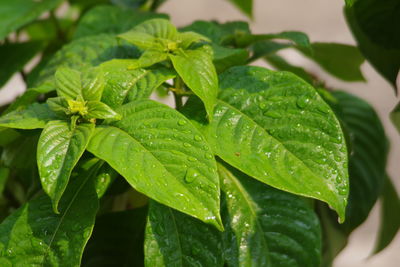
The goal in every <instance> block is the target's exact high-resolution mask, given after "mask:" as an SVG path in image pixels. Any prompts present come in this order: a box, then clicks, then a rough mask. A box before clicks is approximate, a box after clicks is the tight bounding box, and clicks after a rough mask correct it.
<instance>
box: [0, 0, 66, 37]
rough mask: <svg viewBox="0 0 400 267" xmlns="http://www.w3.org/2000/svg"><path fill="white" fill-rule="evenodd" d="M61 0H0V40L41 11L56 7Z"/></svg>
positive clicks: (38, 14) (31, 19) (34, 17)
mask: <svg viewBox="0 0 400 267" xmlns="http://www.w3.org/2000/svg"><path fill="white" fill-rule="evenodd" d="M61 2H62V0H43V1H40V2H38V1H26V0H13V1H8V0H1V1H0V25H1V28H0V40H3V39H4V38H5V37H7V35H8V34H10V33H11V32H13V31H15V30H17V29H19V28H20V27H22V26H24V25H25V24H27V23H29V22H31V21H33V20H34V19H36V18H37V17H39V16H40V15H41V14H42V13H44V12H46V11H49V10H51V9H53V8H55V7H57V6H58V5H59V4H60V3H61Z"/></svg>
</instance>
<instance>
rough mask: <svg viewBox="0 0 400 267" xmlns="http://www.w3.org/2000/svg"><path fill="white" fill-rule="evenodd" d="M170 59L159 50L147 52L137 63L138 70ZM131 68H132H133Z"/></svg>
mask: <svg viewBox="0 0 400 267" xmlns="http://www.w3.org/2000/svg"><path fill="white" fill-rule="evenodd" d="M167 59H168V54H167V53H166V52H163V51H161V52H160V51H158V50H146V51H144V53H143V54H142V55H141V56H140V58H139V59H138V61H137V63H136V64H137V65H136V66H135V65H133V66H135V67H137V68H147V67H150V66H152V65H154V64H156V63H159V62H162V61H164V60H167ZM133 66H131V67H133Z"/></svg>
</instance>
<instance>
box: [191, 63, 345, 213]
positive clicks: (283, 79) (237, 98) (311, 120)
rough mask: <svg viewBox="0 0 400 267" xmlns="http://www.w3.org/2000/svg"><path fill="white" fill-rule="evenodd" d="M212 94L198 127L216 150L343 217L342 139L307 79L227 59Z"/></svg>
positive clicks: (269, 181) (235, 163) (249, 171)
mask: <svg viewBox="0 0 400 267" xmlns="http://www.w3.org/2000/svg"><path fill="white" fill-rule="evenodd" d="M218 98H219V100H218V102H217V105H216V108H215V111H214V115H213V118H212V122H211V124H210V125H209V126H205V127H204V128H203V132H204V134H205V135H206V138H207V140H208V141H209V143H210V144H211V146H212V148H213V150H214V152H215V153H216V154H217V155H218V156H219V157H221V158H222V159H223V160H224V161H226V162H228V163H229V164H231V165H232V166H234V167H236V168H238V169H240V170H241V171H243V172H244V173H246V174H248V175H250V176H252V177H254V178H256V179H258V180H260V181H262V182H264V183H266V184H269V185H271V186H273V187H276V188H278V189H281V190H285V191H289V192H291V193H295V194H299V195H303V196H309V197H313V198H316V199H319V200H322V201H325V202H327V203H329V205H330V206H331V207H332V208H333V209H335V210H336V211H337V212H338V214H339V216H340V218H341V220H344V211H345V207H346V198H347V194H348V174H347V150H346V145H345V140H344V137H343V133H342V130H341V127H340V124H339V122H338V121H337V119H336V117H335V115H334V113H333V112H332V111H331V109H330V108H329V106H328V105H327V104H326V103H325V102H324V101H323V100H322V99H321V98H320V96H319V95H318V93H317V92H316V90H315V89H314V88H313V87H311V86H310V85H309V84H308V83H306V82H304V81H303V80H301V79H299V78H298V77H296V76H295V75H293V74H290V73H285V72H273V71H269V70H267V69H263V68H260V67H235V68H231V69H229V70H228V71H227V72H225V73H224V74H223V75H221V77H220V95H219V97H218ZM187 109H188V110H190V111H191V112H193V111H194V110H196V109H197V110H198V109H199V107H194V106H192V107H190V106H188V107H187ZM199 115H200V118H201V117H203V116H204V115H201V114H199ZM199 115H198V116H199Z"/></svg>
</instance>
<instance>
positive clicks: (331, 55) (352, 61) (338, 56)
mask: <svg viewBox="0 0 400 267" xmlns="http://www.w3.org/2000/svg"><path fill="white" fill-rule="evenodd" d="M311 47H312V53H310V52H309V51H306V50H304V49H299V50H300V51H301V52H303V54H304V55H306V56H307V57H309V58H310V59H312V60H314V61H315V62H316V63H318V64H319V65H320V66H321V67H322V68H323V69H324V70H325V71H327V72H328V73H330V74H332V75H333V76H335V77H336V78H338V79H341V80H344V81H365V78H364V76H363V74H362V73H361V69H360V68H361V65H362V63H364V57H363V55H362V54H361V53H360V51H359V50H358V48H357V47H355V46H352V45H346V44H338V43H312V45H311Z"/></svg>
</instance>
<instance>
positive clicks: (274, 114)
mask: <svg viewBox="0 0 400 267" xmlns="http://www.w3.org/2000/svg"><path fill="white" fill-rule="evenodd" d="M264 115H265V116H268V117H271V118H274V119H278V118H280V117H282V114H281V113H280V112H279V111H276V110H269V111H267V112H265V113H264Z"/></svg>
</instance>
